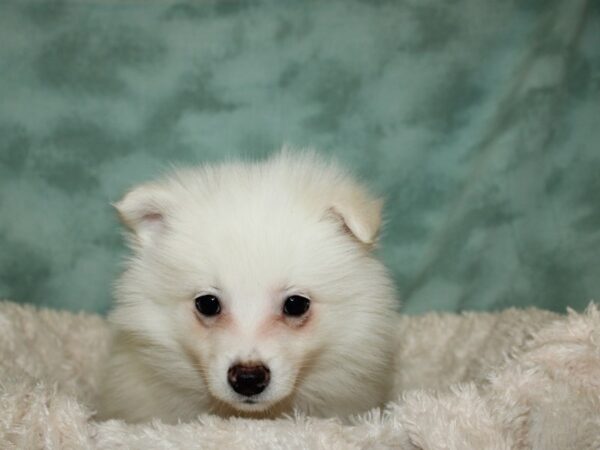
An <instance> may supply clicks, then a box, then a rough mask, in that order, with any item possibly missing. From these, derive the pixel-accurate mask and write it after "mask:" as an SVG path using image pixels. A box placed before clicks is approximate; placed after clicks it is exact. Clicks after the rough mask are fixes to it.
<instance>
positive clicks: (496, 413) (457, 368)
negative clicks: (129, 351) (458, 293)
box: [0, 302, 600, 450]
mask: <svg viewBox="0 0 600 450" xmlns="http://www.w3.org/2000/svg"><path fill="white" fill-rule="evenodd" d="M0 331H1V333H0V448H2V449H11V448H15V449H38V448H45V449H56V448H67V449H69V448H77V449H85V448H98V449H120V448H127V449H174V448H185V449H200V448H203V449H204V448H227V449H233V448H250V449H264V448H290V449H292V448H323V449H337V448H339V449H346V448H350V449H353V448H357V449H358V448H398V449H410V450H415V449H529V448H533V449H544V450H552V449H561V450H564V449H577V450H585V449H599V448H600V311H599V310H598V309H597V307H595V306H593V305H591V306H590V307H589V308H588V309H587V311H586V312H585V313H583V314H578V313H575V312H572V311H571V312H569V314H568V315H567V316H559V315H556V314H553V313H549V312H544V311H540V310H535V309H531V310H516V309H510V310H506V311H504V312H500V313H494V314H491V313H467V314H462V315H452V314H428V315H424V316H420V317H409V316H399V319H398V335H397V339H398V364H397V367H396V371H395V373H394V374H393V376H394V377H395V381H396V388H395V393H394V398H393V399H391V401H390V402H389V404H388V405H387V407H386V408H385V409H384V410H381V411H380V410H374V411H369V412H365V413H364V414H362V415H361V416H359V417H355V418H352V419H350V420H349V421H342V420H340V419H328V420H323V419H314V418H310V417H302V416H295V417H287V418H282V419H279V420H273V421H270V420H266V421H254V420H246V419H222V418H217V417H212V416H204V417H199V418H198V421H196V422H193V423H187V424H179V425H164V424H162V423H159V422H154V423H148V424H141V425H129V424H126V423H123V422H120V421H108V422H96V421H94V420H93V411H94V397H95V394H96V390H97V386H98V382H99V380H98V376H97V374H98V372H99V371H98V368H99V367H100V365H101V364H102V358H103V356H104V355H105V353H106V350H107V343H108V340H109V332H108V328H107V326H106V323H105V321H104V319H103V318H101V317H100V316H95V315H88V314H79V315H75V314H72V313H68V312H59V311H53V310H37V309H34V308H32V307H30V306H19V305H16V304H14V303H10V302H0Z"/></svg>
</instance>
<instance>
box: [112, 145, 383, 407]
mask: <svg viewBox="0 0 600 450" xmlns="http://www.w3.org/2000/svg"><path fill="white" fill-rule="evenodd" d="M115 206H116V208H117V210H118V213H119V216H120V218H121V220H122V222H123V223H124V224H125V225H126V227H127V228H128V230H129V231H130V233H129V242H130V245H131V247H132V249H133V256H132V258H131V259H130V261H129V263H128V267H127V270H126V271H125V273H124V274H123V276H122V278H121V279H120V281H119V282H118V284H117V290H116V296H117V307H116V309H115V311H114V312H113V314H112V320H113V322H114V323H116V325H117V326H118V327H119V328H120V330H121V331H122V332H123V333H125V334H126V335H128V336H129V337H130V340H131V342H134V343H136V344H135V348H136V350H137V351H139V357H140V358H142V360H143V361H144V362H145V363H146V364H147V365H148V367H149V368H150V370H153V371H155V374H156V376H158V377H161V378H163V379H164V380H165V381H166V382H168V383H171V384H173V385H176V386H179V387H183V388H186V389H190V390H193V391H195V392H198V393H199V395H200V396H201V397H203V399H204V400H203V401H205V402H206V404H207V405H209V407H210V408H212V410H213V411H215V412H223V413H227V414H230V413H235V414H237V413H242V414H244V413H246V414H257V415H268V414H270V413H275V412H277V411H285V410H288V409H289V408H291V407H298V408H301V409H304V410H306V411H309V412H310V411H314V412H317V413H318V412H320V411H325V410H327V408H328V405H330V404H332V402H335V403H336V404H337V405H338V407H339V408H341V410H342V412H343V411H344V410H345V409H348V410H352V409H353V408H354V407H355V406H356V405H362V404H363V403H365V402H367V403H368V402H371V403H376V402H377V401H378V400H379V399H378V398H377V397H378V395H379V394H378V393H376V392H374V390H378V389H380V387H381V384H382V383H381V380H380V377H381V375H382V373H383V371H384V370H385V368H386V367H387V363H388V361H387V359H388V356H389V355H388V349H389V324H390V322H389V312H390V310H391V309H392V308H393V305H392V304H393V300H392V299H393V294H392V288H391V286H390V283H389V279H388V277H387V275H386V272H385V269H384V268H383V267H382V265H381V264H380V263H379V262H378V261H377V260H376V259H375V258H373V256H372V254H371V250H372V246H373V244H374V242H375V240H376V238H377V234H378V230H379V226H380V210H381V202H380V201H379V200H376V199H373V198H371V197H370V196H369V195H368V193H367V192H366V191H365V190H364V189H363V188H362V187H361V186H359V185H358V184H356V183H355V182H354V181H352V180H351V179H350V178H349V177H348V176H347V175H346V174H345V173H344V172H343V171H340V170H339V169H337V168H336V167H335V166H333V165H331V164H327V163H323V162H320V161H319V160H318V159H317V158H315V157H314V156H313V155H311V154H302V155H300V156H292V155H290V154H288V153H282V154H280V155H278V156H277V157H275V158H273V159H270V160H268V161H265V162H262V163H256V164H225V165H222V166H215V167H205V168H200V169H194V170H186V171H178V172H175V173H174V174H172V176H170V177H168V178H166V179H163V180H162V181H159V182H156V183H150V184H144V185H141V186H139V187H137V188H135V189H133V190H132V191H130V192H129V193H128V194H127V195H126V196H125V197H124V198H123V199H122V200H121V201H119V202H118V203H117V204H116V205H115ZM366 406H370V405H366Z"/></svg>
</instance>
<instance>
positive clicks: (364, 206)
mask: <svg viewBox="0 0 600 450" xmlns="http://www.w3.org/2000/svg"><path fill="white" fill-rule="evenodd" d="M382 208H383V200H381V199H378V198H374V197H371V196H370V195H369V193H367V192H366V191H365V190H363V189H362V188H361V187H359V186H354V185H352V186H346V187H344V188H341V189H340V191H339V192H338V193H337V195H335V196H334V199H333V205H332V206H331V208H330V209H331V211H332V212H333V213H334V214H335V215H336V216H338V217H339V218H340V219H341V220H342V221H343V223H344V227H345V228H346V229H347V231H348V232H349V233H350V234H352V236H354V237H355V238H356V239H358V240H359V241H360V242H362V243H363V244H367V245H371V244H374V243H375V241H376V240H377V237H378V236H379V230H380V227H381V210H382Z"/></svg>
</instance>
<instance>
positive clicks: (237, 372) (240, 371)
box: [227, 363, 271, 397]
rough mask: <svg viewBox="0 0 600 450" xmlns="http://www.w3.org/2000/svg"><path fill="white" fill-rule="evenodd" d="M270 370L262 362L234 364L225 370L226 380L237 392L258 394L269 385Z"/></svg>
mask: <svg viewBox="0 0 600 450" xmlns="http://www.w3.org/2000/svg"><path fill="white" fill-rule="evenodd" d="M270 380H271V371H270V370H269V368H268V367H267V366H265V365H264V364H262V363H252V364H249V363H246V364H242V363H239V364H234V365H233V366H231V367H230V368H229V370H228V371H227V381H228V382H229V385H230V386H231V387H232V388H233V390H234V391H235V392H237V393H238V394H241V395H244V396H246V397H251V396H253V395H258V394H260V393H261V392H262V391H264V390H265V388H266V387H267V386H268V385H269V381H270Z"/></svg>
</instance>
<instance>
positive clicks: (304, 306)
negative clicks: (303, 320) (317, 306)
mask: <svg viewBox="0 0 600 450" xmlns="http://www.w3.org/2000/svg"><path fill="white" fill-rule="evenodd" d="M309 306H310V300H309V299H307V298H306V297H302V296H301V295H291V296H289V297H288V298H286V299H285V302H284V303H283V313H284V314H285V315H286V316H292V317H298V316H301V315H303V314H304V313H305V312H306V311H308V308H309Z"/></svg>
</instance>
